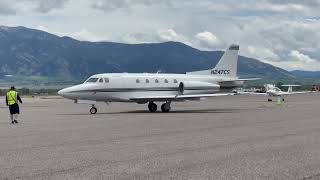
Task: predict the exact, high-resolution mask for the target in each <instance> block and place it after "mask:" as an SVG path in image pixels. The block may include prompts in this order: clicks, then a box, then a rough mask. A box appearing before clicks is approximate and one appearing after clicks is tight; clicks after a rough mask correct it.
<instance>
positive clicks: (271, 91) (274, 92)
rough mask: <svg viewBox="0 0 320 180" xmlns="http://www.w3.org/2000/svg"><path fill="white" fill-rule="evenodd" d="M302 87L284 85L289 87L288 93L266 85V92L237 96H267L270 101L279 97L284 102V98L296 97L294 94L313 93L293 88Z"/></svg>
mask: <svg viewBox="0 0 320 180" xmlns="http://www.w3.org/2000/svg"><path fill="white" fill-rule="evenodd" d="M300 86H301V85H282V87H288V91H286V92H284V91H282V90H281V89H280V88H278V87H276V86H275V85H273V84H265V85H264V87H265V92H262V93H257V92H245V93H242V92H237V93H236V94H250V95H266V96H268V101H272V97H277V98H278V101H284V100H285V99H284V96H287V95H294V94H307V93H312V91H293V87H300Z"/></svg>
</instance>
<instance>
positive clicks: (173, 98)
mask: <svg viewBox="0 0 320 180" xmlns="http://www.w3.org/2000/svg"><path fill="white" fill-rule="evenodd" d="M232 95H234V93H225V94H222V93H221V94H196V95H169V96H146V97H133V98H130V100H131V101H137V102H138V101H186V100H200V99H201V98H210V97H221V96H232Z"/></svg>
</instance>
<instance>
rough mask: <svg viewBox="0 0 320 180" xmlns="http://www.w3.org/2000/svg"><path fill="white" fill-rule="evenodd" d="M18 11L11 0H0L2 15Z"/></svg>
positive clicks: (0, 12)
mask: <svg viewBox="0 0 320 180" xmlns="http://www.w3.org/2000/svg"><path fill="white" fill-rule="evenodd" d="M15 13H16V11H15V9H14V7H13V6H12V4H11V3H10V0H1V1H0V15H1V14H2V15H12V14H15Z"/></svg>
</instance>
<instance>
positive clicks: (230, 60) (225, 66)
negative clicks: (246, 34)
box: [187, 45, 239, 79]
mask: <svg viewBox="0 0 320 180" xmlns="http://www.w3.org/2000/svg"><path fill="white" fill-rule="evenodd" d="M238 52H239V46H238V45H231V46H230V47H229V48H228V49H227V50H226V52H225V53H224V54H223V56H222V57H221V59H220V60H219V62H218V63H217V65H216V67H214V68H213V69H209V70H203V71H194V72H187V74H192V75H214V76H221V77H227V78H232V79H237V73H238Z"/></svg>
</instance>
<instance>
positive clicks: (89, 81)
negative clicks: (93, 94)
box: [85, 78, 99, 83]
mask: <svg viewBox="0 0 320 180" xmlns="http://www.w3.org/2000/svg"><path fill="white" fill-rule="evenodd" d="M98 79H99V78H89V79H88V80H86V82H85V83H96V82H97V81H98Z"/></svg>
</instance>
